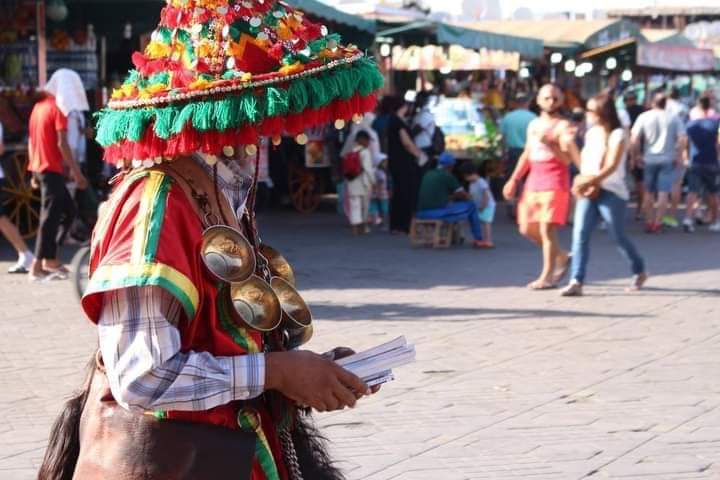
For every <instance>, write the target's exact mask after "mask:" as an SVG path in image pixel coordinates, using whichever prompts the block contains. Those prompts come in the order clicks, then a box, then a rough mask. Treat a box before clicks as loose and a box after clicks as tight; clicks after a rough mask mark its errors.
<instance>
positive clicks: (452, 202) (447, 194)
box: [415, 152, 484, 248]
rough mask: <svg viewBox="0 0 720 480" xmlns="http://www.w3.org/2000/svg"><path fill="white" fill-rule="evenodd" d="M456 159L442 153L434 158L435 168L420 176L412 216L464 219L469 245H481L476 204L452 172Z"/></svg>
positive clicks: (453, 220)
mask: <svg viewBox="0 0 720 480" xmlns="http://www.w3.org/2000/svg"><path fill="white" fill-rule="evenodd" d="M456 162H457V161H456V159H455V157H454V156H452V155H451V154H449V153H447V152H445V153H443V154H442V155H440V157H439V158H438V168H436V169H434V170H430V171H429V172H427V173H426V174H425V175H424V176H423V178H422V183H421V184H420V194H419V195H418V208H417V213H416V214H415V217H416V218H418V219H420V220H443V221H445V222H459V221H462V220H467V221H468V222H469V223H470V228H471V230H472V234H473V238H474V242H473V246H474V247H476V248H483V247H484V244H483V241H482V239H483V238H482V225H481V223H480V218H479V217H478V211H477V206H476V205H475V202H473V201H472V198H471V197H470V194H469V193H467V192H466V191H465V190H464V189H463V188H462V185H460V182H459V181H458V179H457V178H455V176H454V175H453V174H452V170H453V167H455V163H456Z"/></svg>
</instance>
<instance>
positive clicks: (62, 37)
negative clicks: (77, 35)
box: [50, 30, 72, 50]
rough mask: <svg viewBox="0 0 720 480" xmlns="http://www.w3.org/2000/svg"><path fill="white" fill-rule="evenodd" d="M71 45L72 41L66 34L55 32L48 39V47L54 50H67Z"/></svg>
mask: <svg viewBox="0 0 720 480" xmlns="http://www.w3.org/2000/svg"><path fill="white" fill-rule="evenodd" d="M71 44H72V39H71V38H70V35H68V33H67V32H63V31H62V30H55V31H54V32H53V34H52V37H51V38H50V47H52V48H54V49H55V50H67V49H68V48H70V45H71Z"/></svg>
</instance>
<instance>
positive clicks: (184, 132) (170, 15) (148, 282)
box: [40, 0, 382, 480]
mask: <svg viewBox="0 0 720 480" xmlns="http://www.w3.org/2000/svg"><path fill="white" fill-rule="evenodd" d="M339 40H340V39H339V37H338V36H337V35H333V34H330V33H329V32H328V31H327V28H326V27H324V26H320V25H317V24H314V23H312V22H310V21H309V20H308V19H307V18H306V17H305V16H304V15H303V14H302V12H299V11H297V10H294V9H292V8H291V7H289V6H287V5H285V4H284V3H280V2H275V1H271V0H264V1H263V0H242V1H240V0H213V1H210V0H168V4H167V6H166V7H165V8H164V9H163V11H162V14H161V22H160V26H159V27H158V28H157V30H155V32H154V33H153V34H152V39H151V42H150V43H149V45H148V46H147V48H146V49H145V51H144V52H143V53H136V54H135V55H134V56H133V62H134V64H135V67H136V69H135V70H133V71H132V72H131V73H130V75H129V77H128V78H127V80H126V81H125V83H124V84H123V85H122V86H121V87H120V88H119V89H118V90H117V91H116V92H114V94H113V98H112V101H111V102H110V104H109V106H108V108H107V109H105V110H104V111H102V112H101V114H100V116H99V122H98V127H97V129H98V141H99V142H100V143H101V144H102V145H103V146H104V147H105V159H106V160H107V161H109V162H112V163H114V164H116V165H117V166H118V167H120V168H121V174H120V175H119V176H118V177H117V179H116V180H115V186H114V192H113V194H112V196H111V198H110V199H109V201H108V203H107V205H106V206H105V208H104V210H103V213H102V214H101V216H100V219H99V221H98V224H97V226H96V230H95V232H94V234H93V241H92V257H91V265H90V284H89V286H88V290H87V293H86V295H85V297H84V298H83V302H82V303H83V308H84V310H85V312H86V314H87V315H88V317H89V318H90V320H92V321H93V322H94V323H96V324H97V325H98V332H99V340H100V342H99V343H100V350H99V353H98V355H97V360H96V362H94V365H93V367H92V368H91V373H90V374H89V376H88V380H87V382H86V385H85V388H84V390H83V391H82V392H81V394H79V395H78V396H77V397H75V398H74V399H72V400H71V401H70V402H69V404H68V408H67V410H66V412H65V414H64V415H63V416H62V417H61V418H60V419H59V420H58V422H57V423H56V425H55V427H54V429H53V432H52V434H51V440H50V446H49V447H48V452H47V453H46V458H45V462H44V464H43V466H42V468H41V472H40V478H41V479H52V480H55V479H60V478H75V479H78V480H84V479H90V478H92V479H95V478H103V479H105V480H112V479H116V478H118V479H119V478H122V479H123V480H134V479H143V480H150V479H153V480H155V479H163V480H165V479H203V478H213V479H222V478H233V479H240V480H242V479H253V480H265V479H268V480H272V479H290V480H298V479H301V478H306V479H313V480H315V479H323V478H328V479H329V478H341V474H340V473H339V471H337V470H336V469H335V468H334V467H332V465H331V463H330V462H329V460H328V458H327V456H326V455H325V453H324V451H323V450H322V448H321V445H320V444H319V443H317V442H316V441H315V440H314V437H313V435H312V432H311V431H309V430H310V429H311V427H309V426H308V425H307V424H306V423H304V420H303V418H302V412H303V411H306V410H307V409H308V408H312V409H315V410H317V411H331V410H338V409H343V408H345V407H353V406H354V405H355V402H356V401H357V400H358V399H359V398H360V397H362V396H363V395H366V394H368V393H370V390H369V389H368V387H367V385H366V384H365V383H364V382H363V381H362V380H361V379H359V378H357V377H356V376H354V375H353V374H351V373H349V372H348V371H346V370H344V369H342V368H340V367H339V366H338V365H337V364H336V363H335V362H333V361H332V358H333V357H334V358H337V357H338V356H342V355H346V354H347V353H348V352H347V350H343V349H337V350H336V351H334V352H333V353H331V354H329V355H328V354H326V355H317V354H314V353H311V352H307V351H298V350H295V349H294V347H297V346H298V345H300V344H302V343H304V342H306V341H307V340H308V339H309V336H310V334H311V332H312V330H311V329H312V326H311V324H310V319H309V311H307V312H304V313H303V308H302V307H303V305H304V303H303V302H302V300H301V299H299V295H297V292H295V291H294V289H293V288H292V282H293V279H292V275H287V269H278V268H277V265H276V263H275V261H274V260H277V258H272V257H271V255H270V254H268V253H267V252H268V250H265V246H263V245H261V242H260V239H259V235H258V233H257V230H256V225H255V218H254V209H253V207H254V197H255V187H256V183H257V176H256V175H257V169H256V168H255V169H253V164H254V163H255V161H256V155H257V145H258V143H259V138H260V137H261V136H262V137H270V138H272V141H273V143H274V144H278V143H279V139H280V136H281V135H291V136H295V138H296V139H297V141H298V142H299V143H304V142H305V141H306V137H305V135H304V131H305V130H306V129H307V128H311V127H314V126H318V125H323V124H327V123H334V124H335V126H336V127H338V128H342V127H343V126H344V125H345V123H346V122H349V121H351V120H355V121H359V120H360V117H361V116H362V114H364V113H366V112H368V111H370V110H372V109H373V108H374V105H375V101H376V93H377V91H378V89H379V88H380V87H381V86H382V76H381V75H380V73H379V72H378V70H377V68H376V66H375V64H374V63H373V62H372V61H371V60H368V59H366V58H365V57H364V56H363V54H362V53H361V52H360V51H359V50H358V49H357V48H355V47H352V46H342V45H341V44H340V43H339ZM237 160H240V162H238V161H237ZM293 302H294V303H293ZM298 305H300V306H298ZM278 307H281V310H280V308H278ZM303 315H305V316H303ZM248 442H250V448H248ZM73 474H74V477H73Z"/></svg>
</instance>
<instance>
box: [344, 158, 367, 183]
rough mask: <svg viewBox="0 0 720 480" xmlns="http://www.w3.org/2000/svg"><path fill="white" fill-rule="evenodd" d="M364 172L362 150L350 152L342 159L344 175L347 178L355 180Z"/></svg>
mask: <svg viewBox="0 0 720 480" xmlns="http://www.w3.org/2000/svg"><path fill="white" fill-rule="evenodd" d="M361 173H362V160H361V159H360V152H348V153H346V154H345V156H344V157H343V159H342V175H343V177H345V179H346V180H354V179H356V178H357V177H359V176H360V174H361Z"/></svg>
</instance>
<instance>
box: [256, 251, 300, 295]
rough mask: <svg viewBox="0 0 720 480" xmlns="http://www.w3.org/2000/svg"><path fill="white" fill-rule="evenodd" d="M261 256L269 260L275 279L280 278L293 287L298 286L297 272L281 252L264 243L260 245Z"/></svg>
mask: <svg viewBox="0 0 720 480" xmlns="http://www.w3.org/2000/svg"><path fill="white" fill-rule="evenodd" d="M260 254H261V255H262V256H263V257H265V258H266V259H267V261H268V267H269V268H270V273H271V274H272V276H273V277H280V278H282V279H283V280H285V281H286V282H288V283H289V284H290V285H292V286H293V287H294V286H295V285H296V283H295V272H294V271H293V269H292V267H291V266H290V263H289V262H288V261H287V259H285V257H283V256H282V254H281V253H280V252H278V251H277V250H275V249H274V248H273V247H271V246H270V245H267V244H264V243H263V244H262V245H260Z"/></svg>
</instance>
